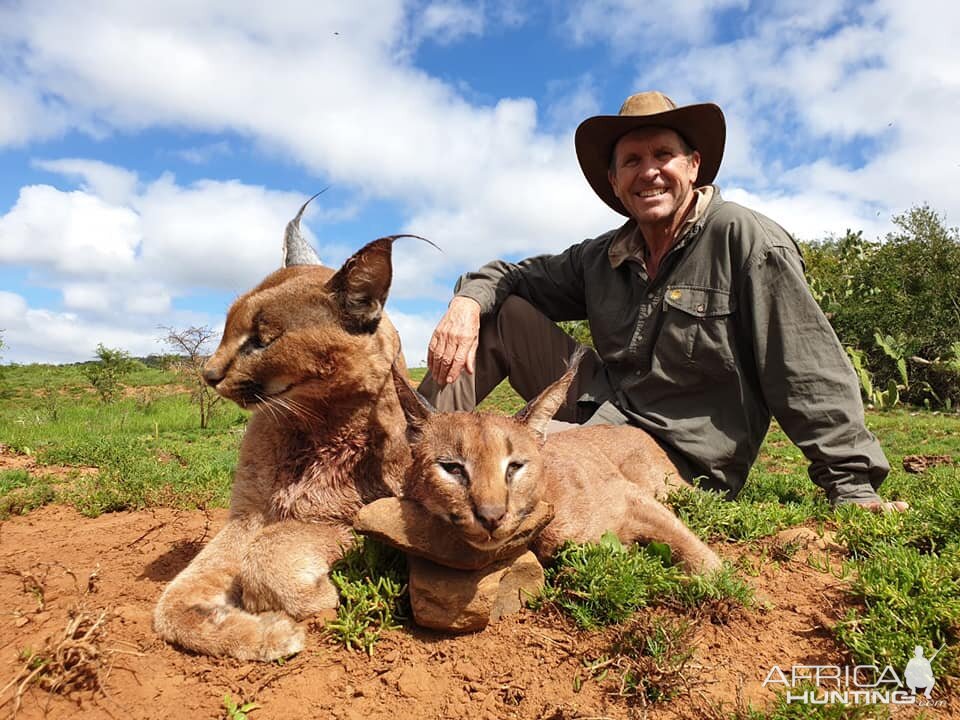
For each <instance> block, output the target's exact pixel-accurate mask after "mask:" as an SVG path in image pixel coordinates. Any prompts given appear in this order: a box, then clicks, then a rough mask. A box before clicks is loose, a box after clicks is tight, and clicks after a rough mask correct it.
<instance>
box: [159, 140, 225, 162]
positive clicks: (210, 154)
mask: <svg viewBox="0 0 960 720" xmlns="http://www.w3.org/2000/svg"><path fill="white" fill-rule="evenodd" d="M232 153H233V148H231V147H230V143H228V142H227V141H226V140H220V141H218V142H214V143H207V144H206V145H198V146H196V147H189V148H184V149H182V150H177V151H175V152H174V153H172V154H173V155H174V156H176V157H178V158H180V159H181V160H186V161H187V162H188V163H193V164H194V165H205V164H206V163H208V162H210V161H211V160H212V159H214V158H217V157H225V156H227V155H231V154H232Z"/></svg>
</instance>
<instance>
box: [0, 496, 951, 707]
mask: <svg viewBox="0 0 960 720" xmlns="http://www.w3.org/2000/svg"><path fill="white" fill-rule="evenodd" d="M224 517H225V512H224V511H217V512H215V513H214V514H213V515H212V516H205V515H204V514H203V513H201V512H181V511H175V510H169V509H157V510H153V511H146V512H136V513H114V514H108V515H103V516H101V517H99V518H96V519H89V518H84V517H82V516H80V515H79V514H78V513H77V512H76V511H74V510H72V509H70V508H67V507H61V506H50V507H46V508H42V509H40V510H37V511H34V512H32V513H30V514H29V515H27V516H24V517H16V518H12V519H10V520H8V521H6V522H4V523H2V524H0V601H2V614H0V687H2V685H6V684H7V682H8V681H10V680H13V679H14V678H15V677H16V676H17V674H18V673H19V672H20V671H21V669H22V668H23V666H24V663H23V661H22V660H20V659H19V658H18V656H19V653H20V651H21V649H23V648H33V649H38V648H41V647H43V645H44V642H45V640H46V639H47V638H50V637H53V638H58V637H62V634H63V631H64V628H65V627H66V624H67V622H68V621H69V618H70V615H69V613H70V612H71V611H72V610H73V609H75V608H76V607H77V606H78V603H80V604H82V608H83V609H84V611H86V612H88V613H90V614H91V616H95V615H96V614H97V613H99V612H100V611H103V610H105V611H106V612H107V616H106V623H105V626H104V628H105V636H104V637H103V638H102V639H101V640H100V641H99V642H98V647H99V649H100V651H101V652H103V653H105V660H106V665H105V667H104V669H103V670H102V671H101V680H102V685H103V688H104V691H105V692H103V693H101V692H95V691H92V690H74V691H72V692H70V693H69V694H67V695H66V696H64V695H61V694H52V693H50V692H47V691H46V690H43V689H40V688H36V687H34V688H32V689H28V690H26V691H25V692H24V694H23V697H22V701H23V702H22V706H21V708H20V710H19V714H18V715H17V717H19V718H23V719H24V720H29V719H31V718H39V717H58V718H59V717H70V718H74V717H77V718H100V717H114V718H184V719H186V718H222V717H224V716H225V710H224V706H223V697H224V695H225V694H227V693H229V694H230V695H231V697H232V698H234V699H237V700H255V701H256V702H257V703H258V704H259V705H260V706H261V708H260V709H257V710H254V711H253V712H252V713H251V715H250V716H251V720H268V719H269V718H337V719H344V720H347V719H350V720H352V719H354V718H356V719H357V720H376V719H377V718H390V720H403V719H405V718H417V719H419V718H470V719H471V720H473V719H475V718H531V719H533V718H537V719H540V720H573V719H574V718H581V719H583V720H585V719H586V718H595V719H596V718H634V717H651V718H667V717H687V718H714V717H720V716H721V715H718V714H717V711H716V703H720V702H722V703H724V706H725V710H726V712H727V713H729V712H730V711H731V710H732V709H733V708H734V705H735V703H736V701H737V696H738V693H739V694H740V695H741V697H742V698H744V699H745V700H747V701H750V702H753V703H754V704H755V705H762V704H764V703H766V702H767V701H769V700H770V699H771V698H772V695H773V693H772V692H771V691H770V690H769V689H764V688H762V687H761V684H762V681H763V678H764V677H765V676H766V673H767V671H768V670H769V668H770V667H771V666H772V665H774V664H777V665H779V666H780V667H789V666H791V665H793V664H838V665H842V664H845V663H846V662H847V658H846V657H845V656H844V654H843V652H842V651H841V650H840V648H839V647H838V646H837V644H836V642H835V641H834V640H833V639H832V636H831V635H830V633H829V632H828V631H826V630H825V629H824V624H825V623H830V622H832V621H833V620H835V619H836V618H837V617H838V608H842V607H843V604H844V602H845V601H844V596H843V590H842V586H841V584H840V583H839V582H838V581H836V580H835V579H834V578H833V577H832V576H831V575H829V574H825V573H820V572H818V571H816V570H813V569H812V568H810V567H809V566H808V565H807V564H806V562H805V558H806V555H807V553H808V552H817V553H818V554H821V555H822V554H823V551H821V550H816V549H813V550H811V551H806V550H801V551H800V552H799V553H797V554H796V555H794V556H793V558H792V559H790V560H783V561H782V562H780V563H771V562H763V563H761V562H760V557H761V553H760V552H759V551H758V550H757V549H756V548H754V549H753V550H751V551H750V552H751V555H750V557H751V558H752V560H753V562H754V564H755V566H756V567H758V568H759V574H758V575H757V576H756V577H753V578H751V582H752V583H753V585H754V587H755V589H756V590H757V593H758V596H759V597H760V598H762V603H761V607H760V608H759V609H755V610H751V611H743V610H735V611H733V613H732V614H731V615H730V617H729V618H727V621H726V623H725V624H716V623H714V622H712V621H711V620H710V618H708V617H702V618H700V619H699V620H698V621H697V630H696V634H695V639H694V644H695V645H696V647H697V651H696V654H695V656H694V659H693V664H692V665H691V666H689V672H688V676H689V677H690V678H691V680H692V681H693V685H692V687H691V688H690V692H688V693H684V694H682V695H681V697H680V698H679V699H678V700H676V701H674V703H673V704H672V705H668V706H653V707H650V708H644V707H643V706H642V705H640V704H638V703H636V702H633V703H632V704H631V702H630V701H629V700H627V699H625V698H622V697H617V696H616V695H615V694H614V693H615V690H616V687H617V686H616V684H615V683H614V682H613V679H612V674H608V677H607V678H606V679H603V680H597V679H590V678H589V674H588V673H586V672H585V671H584V666H583V663H584V661H588V660H594V659H596V658H598V657H600V656H602V655H603V654H604V650H605V648H606V647H607V645H608V644H609V642H610V638H611V633H610V632H609V631H608V632H607V633H580V632H576V631H575V630H574V629H573V628H572V627H570V626H569V625H568V624H566V623H565V621H563V620H562V619H561V618H558V617H555V616H550V615H545V614H534V613H532V612H530V611H523V612H521V613H520V614H519V615H517V616H515V617H513V618H510V619H507V620H504V621H502V622H501V623H499V624H497V625H496V626H492V627H489V628H487V629H486V630H484V631H483V632H480V633H477V634H474V635H468V636H460V637H448V636H444V635H440V634H436V633H432V632H426V631H423V630H420V629H416V628H404V629H403V630H399V631H394V632H391V633H389V634H388V635H387V636H386V638H385V639H384V640H382V641H381V643H380V644H379V645H378V646H377V649H376V653H375V654H374V656H373V657H372V658H368V657H367V656H365V655H363V654H360V653H357V652H352V651H347V650H344V649H342V648H341V647H338V646H335V645H332V644H330V643H329V641H327V640H326V639H325V638H324V637H323V636H322V635H321V632H320V630H319V628H317V627H314V628H313V629H312V630H311V633H310V639H309V642H308V648H307V650H306V651H305V652H303V653H301V654H300V655H299V656H298V657H296V658H293V659H292V660H290V661H288V662H286V663H285V664H283V665H278V664H259V663H243V662H239V661H235V660H224V659H211V658H205V657H198V656H195V655H191V654H189V653H186V652H183V651H180V650H178V649H176V648H174V647H170V646H169V645H167V644H165V643H164V642H162V641H161V640H159V639H158V638H157V637H156V636H155V635H154V634H153V632H152V630H151V627H150V621H151V612H152V609H153V605H154V603H155V602H156V600H157V597H158V596H159V594H160V592H161V589H162V588H163V586H164V584H165V583H166V582H168V581H169V580H170V579H171V578H173V577H174V575H175V574H176V573H177V572H179V571H180V570H181V569H182V568H183V567H185V566H186V564H187V563H188V562H189V561H190V559H191V558H192V557H193V556H194V554H195V553H196V552H197V551H198V550H199V548H200V547H201V546H202V543H203V542H205V540H206V539H208V538H209V537H211V536H212V534H213V533H215V532H216V531H217V529H218V528H219V527H220V526H221V525H222V523H223V521H224ZM767 547H768V550H769V549H770V548H772V547H773V545H768V546H767ZM720 550H721V552H724V554H725V555H726V556H728V557H731V558H732V557H733V556H734V554H735V551H734V550H733V549H731V548H720ZM834 560H835V562H836V560H837V558H834ZM91 576H92V580H91V579H90V578H91ZM41 591H42V592H41ZM578 675H579V676H580V677H581V678H583V683H582V687H580V689H579V691H578V692H577V691H575V689H574V686H575V682H574V678H575V677H576V676H578ZM14 690H15V687H11V688H8V689H6V690H5V691H4V692H3V693H2V694H0V702H4V701H6V703H5V704H4V705H2V706H0V713H3V714H4V715H7V714H9V713H10V712H11V711H12V709H13V702H12V700H11V697H12V695H13V692H14ZM951 702H952V703H953V705H956V701H951ZM898 710H899V709H898ZM928 712H929V710H928ZM913 714H914V713H913V712H911V711H910V710H909V709H908V710H907V711H906V712H905V713H901V712H899V711H898V713H897V714H896V715H895V716H896V717H909V716H912V715H913ZM928 716H929V717H951V716H952V713H951V707H949V706H947V707H944V708H939V709H936V710H934V711H933V712H932V713H929V715H928Z"/></svg>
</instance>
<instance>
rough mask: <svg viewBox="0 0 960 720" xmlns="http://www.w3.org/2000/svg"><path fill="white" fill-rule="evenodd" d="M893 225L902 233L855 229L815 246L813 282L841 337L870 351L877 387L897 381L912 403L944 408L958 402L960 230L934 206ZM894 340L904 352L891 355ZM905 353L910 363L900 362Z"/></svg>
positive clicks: (808, 254)
mask: <svg viewBox="0 0 960 720" xmlns="http://www.w3.org/2000/svg"><path fill="white" fill-rule="evenodd" d="M893 222H894V224H895V225H896V227H897V230H896V231H894V232H892V233H889V234H888V235H887V237H886V239H885V240H884V241H883V242H870V241H867V240H865V239H864V238H863V234H862V233H860V232H851V231H849V230H848V231H847V233H846V235H844V236H843V237H842V238H839V239H831V240H827V241H825V242H819V243H813V244H810V245H808V246H807V247H806V249H805V253H804V254H805V258H806V263H807V273H808V279H809V282H810V287H811V289H812V291H813V293H814V296H815V297H816V298H817V300H818V302H819V303H820V306H821V307H822V308H823V310H824V312H825V313H826V314H827V317H828V318H829V319H830V322H831V323H832V324H833V327H834V329H835V330H836V332H837V335H838V336H839V337H840V341H841V342H842V343H843V344H844V345H846V346H852V347H854V348H856V349H858V350H859V351H861V352H862V353H863V355H864V363H865V366H866V368H867V369H868V370H869V372H870V373H872V375H873V385H874V386H875V387H877V388H888V387H889V386H890V383H891V381H892V382H893V383H894V384H899V385H902V386H905V387H903V389H902V390H901V397H903V399H904V400H906V401H908V402H911V403H914V404H919V403H922V402H923V401H924V400H929V401H932V402H933V403H934V404H936V405H941V404H945V403H946V402H947V400H948V399H949V400H950V401H951V404H952V405H956V403H957V401H958V400H960V358H957V357H956V354H957V350H958V349H960V346H957V345H956V343H958V342H960V283H958V282H957V278H958V277H960V233H958V231H957V228H950V227H947V226H946V225H945V222H944V217H943V216H942V215H940V214H938V213H937V212H935V211H934V210H933V209H931V208H930V207H929V206H928V205H920V206H916V207H914V208H912V209H911V210H910V211H908V212H906V213H904V214H902V215H897V216H896V217H894V218H893ZM878 336H879V338H880V339H881V340H883V341H884V342H880V341H878ZM891 341H895V344H896V348H895V349H896V353H894V354H895V355H897V356H898V357H894V356H893V355H892V354H891V352H890V349H891V348H890V344H891ZM899 358H903V359H904V360H905V362H906V368H904V367H903V366H899V367H898V365H899ZM904 369H906V370H908V371H909V376H910V380H909V384H907V383H905V382H904V376H903V372H904ZM904 391H905V392H904Z"/></svg>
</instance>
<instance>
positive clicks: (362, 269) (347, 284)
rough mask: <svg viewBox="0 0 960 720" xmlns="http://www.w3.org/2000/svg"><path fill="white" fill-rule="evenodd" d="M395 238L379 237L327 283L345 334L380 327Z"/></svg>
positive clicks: (390, 272)
mask: <svg viewBox="0 0 960 720" xmlns="http://www.w3.org/2000/svg"><path fill="white" fill-rule="evenodd" d="M396 237H398V236H396V235H392V236H390V237H384V238H380V239H379V240H374V241H373V242H372V243H368V244H367V245H365V246H364V247H362V248H360V250H358V251H357V252H355V253H354V254H353V255H352V256H350V257H349V258H348V259H347V261H346V262H345V263H344V264H343V267H341V268H340V269H339V270H338V271H337V273H336V274H335V275H334V276H333V277H332V278H330V279H329V280H328V281H327V285H326V287H327V291H328V292H330V293H331V294H332V295H333V296H334V298H335V299H336V301H337V307H338V308H339V309H340V318H341V320H342V322H343V326H344V328H346V330H347V332H351V333H354V334H356V333H372V332H374V331H375V330H376V329H377V326H378V325H379V324H380V318H381V316H382V315H383V306H384V303H386V302H387V293H388V292H389V291H390V282H391V280H392V279H393V265H392V261H391V249H392V246H393V241H394V239H396Z"/></svg>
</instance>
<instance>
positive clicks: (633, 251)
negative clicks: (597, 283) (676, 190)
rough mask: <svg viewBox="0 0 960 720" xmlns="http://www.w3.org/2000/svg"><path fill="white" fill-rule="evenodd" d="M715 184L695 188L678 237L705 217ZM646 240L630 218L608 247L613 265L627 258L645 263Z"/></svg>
mask: <svg viewBox="0 0 960 720" xmlns="http://www.w3.org/2000/svg"><path fill="white" fill-rule="evenodd" d="M713 193H714V187H713V185H703V186H701V187H698V188H696V189H695V190H694V200H693V208H692V209H691V211H690V212H689V213H687V218H686V219H685V220H684V221H683V224H682V225H681V226H680V230H679V231H678V232H677V238H681V237H683V235H684V233H685V232H687V230H689V229H690V227H691V226H693V225H695V224H696V223H697V222H698V221H699V220H701V219H702V218H703V215H704V213H706V211H707V206H708V205H709V204H710V201H711V200H712V199H713ZM645 250H646V242H644V239H643V233H641V232H640V228H639V227H637V222H636V220H633V219H630V220H628V221H627V222H626V223H625V224H624V225H623V226H622V227H621V228H620V229H619V230H617V234H616V237H614V238H613V241H612V242H611V243H610V247H609V248H607V257H608V258H609V260H610V265H611V267H614V268H617V267H620V265H622V264H623V263H624V262H625V261H626V260H635V261H637V262H639V263H640V264H641V265H644V264H645V262H644V254H645Z"/></svg>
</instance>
